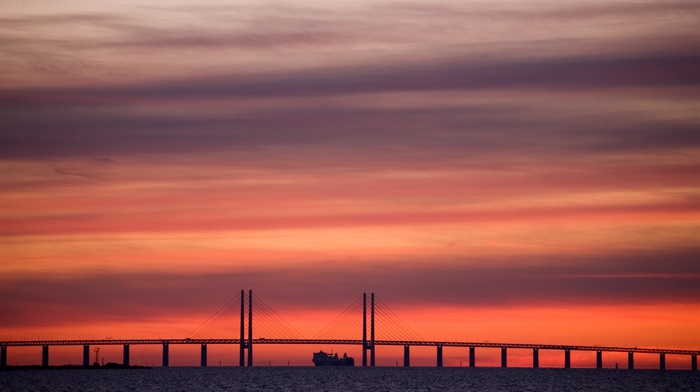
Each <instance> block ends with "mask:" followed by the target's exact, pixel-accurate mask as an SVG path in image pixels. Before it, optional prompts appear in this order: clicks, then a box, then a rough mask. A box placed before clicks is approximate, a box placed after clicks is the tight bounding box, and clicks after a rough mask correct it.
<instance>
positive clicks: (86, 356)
mask: <svg viewBox="0 0 700 392" xmlns="http://www.w3.org/2000/svg"><path fill="white" fill-rule="evenodd" d="M83 367H90V345H89V344H83Z"/></svg>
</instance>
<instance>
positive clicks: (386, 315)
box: [0, 290, 700, 370]
mask: <svg viewBox="0 0 700 392" xmlns="http://www.w3.org/2000/svg"><path fill="white" fill-rule="evenodd" d="M254 316H255V320H256V322H255V323H253V319H254ZM379 321H381V322H379ZM360 328H361V330H360ZM360 335H361V337H360ZM173 344H178V345H200V347H201V361H200V364H201V366H207V347H208V345H211V344H229V345H238V346H239V366H246V364H247V366H253V347H254V346H256V345H263V344H316V345H329V344H332V345H360V346H361V347H362V366H375V363H376V355H375V352H376V351H375V348H376V346H403V349H404V350H403V351H404V355H403V365H404V366H406V367H408V366H410V348H411V346H414V347H425V346H432V347H435V348H436V366H437V367H442V366H443V354H442V352H443V347H468V348H469V367H476V348H492V349H493V348H496V349H500V350H501V367H504V368H505V367H508V349H531V350H532V367H533V368H538V367H539V351H540V350H557V351H562V352H563V353H564V368H567V369H568V368H570V367H571V351H591V352H592V351H595V352H596V368H598V369H601V368H603V353H604V352H626V353H627V368H628V369H634V354H635V353H645V354H657V355H658V356H659V369H665V368H666V355H669V354H674V355H687V356H689V357H690V363H691V369H692V370H697V368H698V366H697V356H698V354H700V350H678V349H659V348H639V347H611V346H585V345H556V344H528V343H505V342H501V343H499V342H450V341H427V340H423V339H422V338H421V337H420V336H419V335H418V334H417V333H416V332H415V331H413V330H412V329H411V328H410V327H409V326H408V325H407V324H406V323H405V322H403V321H402V320H401V319H400V318H399V317H398V316H397V315H396V314H395V313H394V312H393V311H391V309H389V307H388V306H387V305H386V304H384V303H383V302H381V301H380V300H379V298H377V297H375V295H374V293H371V295H370V296H369V298H368V296H367V294H366V293H364V294H363V295H362V296H361V297H360V298H358V299H357V300H355V302H353V303H352V304H351V305H350V306H349V307H348V308H346V309H345V310H344V311H343V312H342V313H341V314H340V315H339V316H337V317H336V318H335V319H334V320H333V321H331V322H330V323H329V324H328V325H327V326H326V327H324V328H323V329H322V330H321V331H319V332H318V333H317V334H316V335H314V336H313V337H312V338H305V337H303V336H302V335H301V334H300V333H299V332H298V331H296V330H295V329H294V327H292V326H291V325H290V324H289V323H287V322H286V321H285V320H284V319H283V318H282V317H281V316H279V315H278V314H277V313H276V312H275V311H274V310H273V309H272V308H271V307H270V306H269V305H267V304H266V303H265V302H264V301H263V300H262V299H261V298H259V297H258V296H257V295H254V294H253V291H252V290H249V291H248V294H247V295H246V293H245V291H244V290H241V293H240V294H239V295H237V296H236V297H235V298H233V299H232V300H231V301H229V302H228V303H227V304H226V305H224V306H223V307H222V308H221V309H219V310H218V311H217V312H216V313H215V314H214V315H212V316H211V317H210V318H209V319H207V320H206V321H205V322H204V323H202V325H200V326H199V327H198V328H196V329H195V330H194V331H192V332H191V333H190V334H189V335H188V336H187V337H185V338H182V339H109V338H108V339H89V340H86V339H77V340H19V341H0V368H7V352H8V348H9V347H32V346H34V347H36V346H41V347H42V366H43V367H48V366H49V347H50V346H83V366H84V367H89V366H90V346H95V345H123V365H124V366H125V367H128V366H130V360H129V351H130V346H131V345H162V347H163V361H162V366H169V359H170V354H169V347H170V345H173ZM368 352H369V358H368ZM246 357H247V361H246Z"/></svg>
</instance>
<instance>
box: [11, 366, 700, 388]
mask: <svg viewBox="0 0 700 392" xmlns="http://www.w3.org/2000/svg"><path fill="white" fill-rule="evenodd" d="M0 391H17V392H22V391H32V392H34V391H52V392H53V391H266V392H270V391H538V392H539V391H674V392H682V391H694V392H697V391H700V372H698V371H691V370H627V369H624V370H622V369H620V370H616V369H525V368H523V369H516V368H507V369H503V368H435V367H411V368H403V367H374V368H371V367H366V368H363V367H338V368H335V367H318V368H317V367H250V368H249V367H242V368H241V367H206V368H202V367H166V368H162V367H157V368H144V369H23V370H6V371H0Z"/></svg>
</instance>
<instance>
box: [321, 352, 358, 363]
mask: <svg viewBox="0 0 700 392" xmlns="http://www.w3.org/2000/svg"><path fill="white" fill-rule="evenodd" d="M313 361H314V365H316V366H355V360H354V359H353V358H352V357H348V355H347V354H343V356H342V357H339V356H338V353H335V354H328V353H324V352H323V350H321V351H319V352H317V353H314V359H313Z"/></svg>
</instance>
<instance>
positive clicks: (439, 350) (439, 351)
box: [437, 344, 442, 367]
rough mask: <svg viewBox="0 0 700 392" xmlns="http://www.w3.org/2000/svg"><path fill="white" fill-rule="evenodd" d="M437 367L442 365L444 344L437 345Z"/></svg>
mask: <svg viewBox="0 0 700 392" xmlns="http://www.w3.org/2000/svg"><path fill="white" fill-rule="evenodd" d="M437 367H442V345H441V344H438V345H437Z"/></svg>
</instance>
